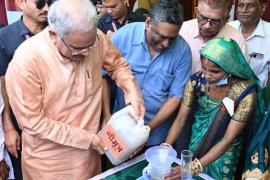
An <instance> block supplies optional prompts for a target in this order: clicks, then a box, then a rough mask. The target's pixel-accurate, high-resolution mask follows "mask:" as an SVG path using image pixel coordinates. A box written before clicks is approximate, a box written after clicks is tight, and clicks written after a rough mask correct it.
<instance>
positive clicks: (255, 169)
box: [242, 106, 270, 180]
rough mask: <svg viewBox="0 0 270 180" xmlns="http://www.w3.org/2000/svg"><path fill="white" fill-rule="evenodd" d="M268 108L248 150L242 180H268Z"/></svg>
mask: <svg viewBox="0 0 270 180" xmlns="http://www.w3.org/2000/svg"><path fill="white" fill-rule="evenodd" d="M269 152H270V106H268V111H267V112H266V114H265V117H264V118H263V120H262V122H261V124H260V127H259V129H258V132H257V134H256V135H255V137H254V138H253V140H252V142H251V145H250V146H249V149H248V156H247V159H246V164H245V171H244V173H243V176H242V179H246V178H256V179H259V180H269V179H270V161H269Z"/></svg>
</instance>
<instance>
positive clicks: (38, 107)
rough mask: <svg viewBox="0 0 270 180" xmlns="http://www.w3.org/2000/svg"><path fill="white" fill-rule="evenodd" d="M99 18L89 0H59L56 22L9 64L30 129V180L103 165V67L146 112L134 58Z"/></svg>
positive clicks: (26, 145)
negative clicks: (125, 53) (103, 27)
mask: <svg viewBox="0 0 270 180" xmlns="http://www.w3.org/2000/svg"><path fill="white" fill-rule="evenodd" d="M96 21H97V15H96V11H95V7H94V6H93V5H92V3H91V2H90V1H89V0H76V1H70V0H58V1H56V2H55V3H53V4H52V6H51V7H50V10H49V13H48V22H49V27H48V28H46V29H45V30H44V31H42V32H41V33H39V34H37V35H35V36H34V37H32V38H30V39H28V40H26V41H25V42H24V43H23V44H22V45H21V46H20V47H19V48H18V49H17V51H16V53H15V55H14V58H13V60H12V61H11V63H10V65H9V67H8V70H7V74H6V85H7V87H6V88H7V92H8V96H9V100H10V104H11V107H12V109H13V111H14V113H15V116H16V119H17V120H18V122H19V125H20V128H21V129H22V132H23V133H22V169H23V177H24V179H26V180H29V179H34V180H37V179H38V180H43V179H44V180H45V179H46V180H52V179H54V180H56V179H63V180H69V179H70V180H71V179H74V180H80V179H81V180H85V179H87V178H90V177H92V176H94V175H96V174H98V173H100V156H99V153H103V151H104V150H105V146H104V145H103V143H102V141H101V140H100V138H99V136H98V135H96V134H97V132H98V130H99V126H100V114H101V91H102V87H101V69H102V68H104V69H106V70H107V71H108V72H109V73H110V75H111V77H112V79H114V80H115V81H116V83H117V84H118V86H120V87H121V88H122V89H123V91H124V92H125V97H126V103H131V105H132V106H133V107H134V109H135V117H137V118H139V116H141V117H143V115H144V106H143V100H142V98H141V95H140V92H139V90H138V87H137V85H136V82H135V80H134V77H133V76H132V74H131V71H130V68H129V65H128V63H127V62H126V61H125V60H124V59H123V58H122V57H121V55H120V53H119V51H118V50H117V49H116V48H115V47H114V46H113V45H112V44H111V42H110V41H109V40H108V39H107V37H106V36H105V35H104V34H103V33H102V32H100V31H99V30H97V28H96Z"/></svg>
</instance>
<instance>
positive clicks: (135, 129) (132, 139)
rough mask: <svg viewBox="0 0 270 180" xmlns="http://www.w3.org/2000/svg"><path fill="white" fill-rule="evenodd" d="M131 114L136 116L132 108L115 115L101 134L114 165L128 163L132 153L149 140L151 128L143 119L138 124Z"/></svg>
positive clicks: (126, 108) (128, 107)
mask: <svg viewBox="0 0 270 180" xmlns="http://www.w3.org/2000/svg"><path fill="white" fill-rule="evenodd" d="M131 113H133V114H134V109H133V107H132V106H127V107H125V108H123V109H121V110H120V111H118V112H116V113H114V114H113V115H112V117H111V118H110V120H109V121H108V123H107V124H106V125H105V126H104V127H103V128H102V130H101V132H100V137H101V139H102V140H103V141H104V143H105V145H106V147H107V148H108V150H107V151H105V154H106V156H107V157H108V158H109V160H110V161H111V163H112V164H113V165H118V164H120V163H122V162H124V161H126V160H127V159H128V158H129V156H130V155H131V153H133V152H134V151H135V150H136V149H137V148H139V147H140V146H141V145H143V144H144V143H146V141H147V140H148V137H149V133H150V128H149V127H148V126H145V125H144V120H143V119H140V120H139V121H138V122H137V121H136V120H134V119H133V118H132V117H131V116H130V114H131Z"/></svg>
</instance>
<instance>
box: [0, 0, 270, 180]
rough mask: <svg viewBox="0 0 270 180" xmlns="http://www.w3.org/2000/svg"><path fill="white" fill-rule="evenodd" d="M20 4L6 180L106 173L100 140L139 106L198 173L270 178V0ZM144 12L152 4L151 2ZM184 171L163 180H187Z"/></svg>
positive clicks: (37, 0)
mask: <svg viewBox="0 0 270 180" xmlns="http://www.w3.org/2000/svg"><path fill="white" fill-rule="evenodd" d="M134 2H135V1H132V0H102V1H99V0H96V1H94V0H93V1H90V0H76V1H69V0H18V1H17V3H18V6H19V7H20V9H21V10H22V12H23V15H22V17H21V18H20V19H19V20H18V21H16V22H15V23H13V24H10V25H8V26H6V27H1V29H0V80H1V82H0V87H1V88H0V114H1V116H0V179H17V180H21V179H26V180H28V179H29V180H30V179H44V180H47V179H48V180H51V179H72V180H73V179H76V180H79V179H82V180H86V179H88V178H91V177H93V176H95V175H97V174H99V173H101V172H102V170H104V169H102V167H104V164H102V163H107V162H106V160H105V161H101V155H102V154H104V152H105V151H106V150H107V147H106V146H105V144H104V142H103V141H102V140H101V138H100V137H99V135H98V132H99V130H100V129H101V128H102V126H103V125H104V124H105V123H106V122H107V121H108V120H109V119H110V117H111V115H112V113H114V112H116V111H118V110H120V109H122V108H124V107H125V106H126V105H131V106H132V107H133V108H134V110H135V114H133V115H132V116H133V118H134V119H135V120H138V119H140V118H143V119H144V123H145V124H146V125H148V126H149V128H150V129H151V132H150V136H149V139H148V141H147V142H146V144H144V145H143V146H142V147H140V148H139V149H138V150H136V152H135V154H139V153H143V152H144V150H145V149H147V148H149V147H152V146H157V145H160V144H162V143H166V144H170V145H172V146H173V147H174V148H175V149H176V150H177V152H178V154H180V152H181V150H183V149H189V150H191V151H192V152H193V161H192V173H193V176H194V178H195V179H196V177H197V175H198V174H199V173H206V174H208V175H209V176H211V177H212V178H214V179H217V180H221V179H224V180H231V179H241V178H242V179H248V178H255V179H256V178H257V179H269V178H270V160H269V155H270V154H269V152H270V118H269V117H270V115H269V114H270V106H269V101H270V51H269V50H270V31H269V29H270V23H269V22H266V21H264V20H262V19H261V17H262V15H263V13H264V12H265V10H266V7H267V0H238V4H237V7H236V15H237V19H238V20H236V21H232V22H228V21H229V18H230V11H231V8H232V4H233V1H232V0H198V7H196V9H195V11H196V18H195V19H192V20H188V21H185V17H184V8H185V7H182V6H181V4H180V3H179V2H178V0H159V1H156V0H151V1H146V0H145V1H143V0H138V4H139V7H140V6H142V7H144V6H145V9H141V8H140V9H138V11H136V12H133V11H131V10H130V9H131V8H130V7H132V6H133V4H134ZM142 4H147V5H144V6H143V5H142ZM180 176H181V167H180V166H176V167H174V168H172V170H171V172H170V173H168V174H167V175H166V177H164V178H165V179H167V180H174V179H179V178H180Z"/></svg>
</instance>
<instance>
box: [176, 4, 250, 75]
mask: <svg viewBox="0 0 270 180" xmlns="http://www.w3.org/2000/svg"><path fill="white" fill-rule="evenodd" d="M231 5H232V2H231V0H199V2H198V7H196V14H197V18H196V19H192V20H189V21H186V22H184V23H183V26H182V28H181V30H180V32H179V33H180V35H181V36H182V37H183V38H184V39H185V40H186V41H187V42H188V44H189V46H190V48H191V51H192V73H196V72H198V71H200V70H201V69H202V68H201V60H200V54H199V50H200V49H201V48H202V47H203V46H204V45H205V44H206V43H207V41H209V40H210V39H212V38H218V37H225V38H230V39H234V40H235V41H236V42H237V43H238V45H239V46H240V48H241V50H242V52H243V54H245V55H246V54H247V49H246V42H245V39H244V37H243V35H242V34H241V33H240V32H239V31H237V30H236V29H234V28H233V27H231V26H229V25H227V24H226V23H227V22H228V18H229V10H230V9H231Z"/></svg>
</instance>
